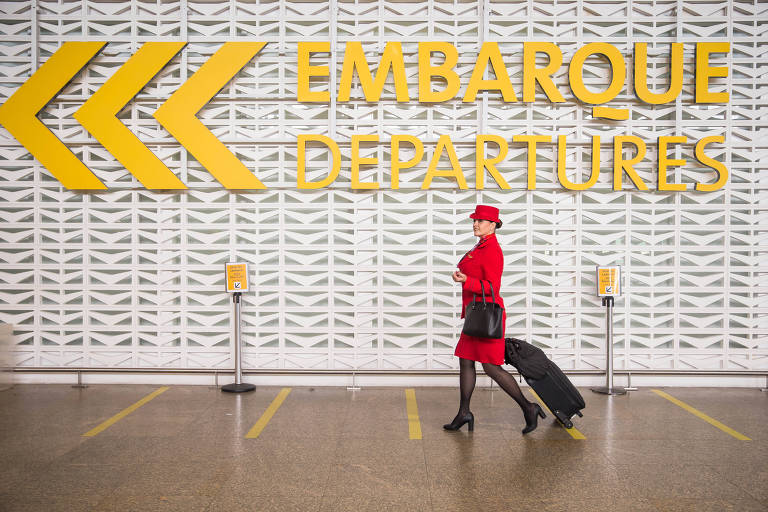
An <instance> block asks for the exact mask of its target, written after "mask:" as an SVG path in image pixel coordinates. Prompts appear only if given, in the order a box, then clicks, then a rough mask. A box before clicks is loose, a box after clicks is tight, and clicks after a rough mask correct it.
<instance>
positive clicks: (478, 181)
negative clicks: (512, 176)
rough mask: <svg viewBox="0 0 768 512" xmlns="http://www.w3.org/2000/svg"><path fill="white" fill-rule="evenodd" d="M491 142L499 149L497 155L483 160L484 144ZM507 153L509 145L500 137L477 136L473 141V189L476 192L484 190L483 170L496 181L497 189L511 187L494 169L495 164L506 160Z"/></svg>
mask: <svg viewBox="0 0 768 512" xmlns="http://www.w3.org/2000/svg"><path fill="white" fill-rule="evenodd" d="M486 142H493V143H494V144H496V145H497V146H498V147H499V154H498V155H496V156H495V157H494V158H485V143H486ZM508 152H509V144H507V141H506V140H505V139H504V137H502V136H500V135H478V136H477V139H475V188H476V189H477V190H483V189H484V188H485V170H486V169H488V173H489V174H490V175H491V177H492V178H493V179H494V180H496V183H497V184H498V185H499V188H500V189H502V190H508V189H510V188H512V187H510V186H509V183H507V180H505V179H504V178H503V177H502V175H501V173H500V172H499V170H498V169H497V168H496V164H498V163H499V162H501V161H502V160H504V158H506V156H507V153H508Z"/></svg>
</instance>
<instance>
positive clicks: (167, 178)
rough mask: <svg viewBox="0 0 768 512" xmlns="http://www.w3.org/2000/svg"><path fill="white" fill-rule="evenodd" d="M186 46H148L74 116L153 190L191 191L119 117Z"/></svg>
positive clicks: (123, 66)
mask: <svg viewBox="0 0 768 512" xmlns="http://www.w3.org/2000/svg"><path fill="white" fill-rule="evenodd" d="M185 44H186V43H178V42H176V43H159V42H155V43H145V44H144V45H143V46H142V47H141V48H140V49H139V51H137V52H136V54H135V55H133V56H132V57H131V58H130V59H128V61H127V62H126V63H125V64H123V65H122V66H121V67H120V69H118V70H117V71H116V72H115V74H114V75H112V76H111V77H110V79H109V80H107V82H106V83H105V84H104V85H102V86H101V87H100V88H99V90H98V91H96V92H95V93H94V94H93V96H91V98H90V99H89V100H88V101H86V102H85V103H84V104H83V106H82V107H80V108H79V109H78V110H77V112H75V115H74V118H75V119H77V120H78V122H80V124H82V125H83V126H84V127H85V129H86V130H88V131H89V132H90V133H91V135H93V136H94V137H96V139H97V140H98V141H99V142H100V143H101V145H102V146H104V147H105V148H106V150H107V151H109V152H110V153H112V154H113V155H114V156H115V158H117V159H118V160H119V161H120V163H121V164H123V165H124V166H125V168H126V169H128V171H129V172H130V173H131V174H133V175H134V176H136V178H137V179H138V180H139V181H140V182H141V184H142V185H144V186H145V187H146V188H149V189H185V188H187V187H186V186H185V185H184V183H182V182H181V181H180V180H179V179H178V178H177V177H176V176H175V175H174V174H173V172H171V170H170V169H168V167H166V166H165V164H164V163H163V162H162V161H161V160H160V159H159V158H157V157H156V156H155V155H154V154H153V153H152V152H151V151H150V150H149V148H147V147H146V146H145V145H144V144H142V142H141V141H140V140H139V139H138V138H137V137H136V136H135V135H134V134H133V133H131V131H130V130H129V129H128V128H127V127H126V126H125V125H124V124H123V123H121V122H120V121H119V120H118V119H117V117H116V116H117V114H118V112H120V111H121V110H122V109H123V107H125V105H126V103H128V102H129V101H130V100H131V99H132V98H133V97H134V96H136V95H137V94H138V93H139V91H140V90H141V89H142V88H143V87H144V86H145V85H146V84H147V83H148V82H149V81H150V80H152V78H153V77H154V76H155V75H156V74H157V73H159V72H160V70H161V69H163V67H164V66H165V65H166V64H168V61H169V60H171V59H172V58H173V56H174V55H176V54H177V53H179V52H180V51H181V49H182V48H184V45H185Z"/></svg>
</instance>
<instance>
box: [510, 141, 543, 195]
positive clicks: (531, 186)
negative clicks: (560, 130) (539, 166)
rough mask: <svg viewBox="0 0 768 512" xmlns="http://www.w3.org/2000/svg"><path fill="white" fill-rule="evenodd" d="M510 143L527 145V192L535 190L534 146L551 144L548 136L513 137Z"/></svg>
mask: <svg viewBox="0 0 768 512" xmlns="http://www.w3.org/2000/svg"><path fill="white" fill-rule="evenodd" d="M512 142H527V143H528V190H536V144H537V143H539V142H552V137H550V136H549V135H514V136H513V137H512Z"/></svg>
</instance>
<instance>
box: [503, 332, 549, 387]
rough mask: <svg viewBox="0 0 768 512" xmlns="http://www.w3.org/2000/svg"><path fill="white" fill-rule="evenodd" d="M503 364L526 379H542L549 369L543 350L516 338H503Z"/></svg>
mask: <svg viewBox="0 0 768 512" xmlns="http://www.w3.org/2000/svg"><path fill="white" fill-rule="evenodd" d="M504 362H505V363H507V364H511V365H512V366H514V367H515V368H517V371H518V372H520V375H522V376H523V377H525V378H527V379H542V378H544V376H545V375H546V374H547V370H548V369H549V359H548V358H547V355H546V354H545V353H544V351H543V350H541V349H540V348H539V347H535V346H533V345H531V344H530V343H528V342H526V341H523V340H518V339H517V338H504Z"/></svg>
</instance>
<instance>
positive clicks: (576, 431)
mask: <svg viewBox="0 0 768 512" xmlns="http://www.w3.org/2000/svg"><path fill="white" fill-rule="evenodd" d="M529 391H530V392H531V394H532V395H533V396H534V397H536V400H538V401H539V402H540V403H541V405H542V406H543V407H544V409H546V410H547V412H548V413H549V414H552V416H554V414H553V413H552V411H550V410H549V407H547V404H545V403H544V401H543V400H542V399H541V398H540V397H539V395H537V394H536V392H535V391H534V390H533V389H529ZM539 421H541V418H539ZM557 424H558V425H560V426H561V427H563V429H564V430H565V431H566V432H568V433H569V434H570V435H571V437H572V438H574V439H586V437H585V436H584V434H582V433H581V432H580V431H579V429H577V428H576V427H571V428H565V427H564V426H563V425H562V423H560V422H559V421H558V422H557Z"/></svg>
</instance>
